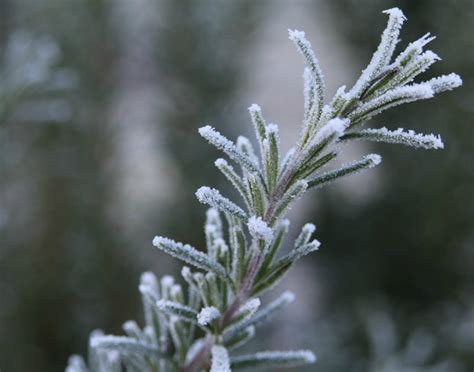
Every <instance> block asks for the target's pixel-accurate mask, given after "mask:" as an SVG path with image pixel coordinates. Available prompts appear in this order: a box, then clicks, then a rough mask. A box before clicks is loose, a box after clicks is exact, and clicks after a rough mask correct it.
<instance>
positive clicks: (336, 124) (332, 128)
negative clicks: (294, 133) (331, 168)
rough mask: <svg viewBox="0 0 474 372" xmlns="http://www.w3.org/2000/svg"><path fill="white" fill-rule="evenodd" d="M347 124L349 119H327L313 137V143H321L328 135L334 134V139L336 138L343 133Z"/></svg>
mask: <svg viewBox="0 0 474 372" xmlns="http://www.w3.org/2000/svg"><path fill="white" fill-rule="evenodd" d="M348 125H349V119H341V118H334V119H332V120H329V121H328V122H327V124H326V125H325V126H323V127H322V128H321V129H320V130H319V132H318V133H317V134H316V136H315V138H314V142H315V143H321V142H322V141H324V140H326V139H327V138H329V137H330V136H334V137H335V138H334V139H335V140H336V139H338V138H339V137H340V136H342V134H343V133H344V130H345V129H346V128H347V126H348Z"/></svg>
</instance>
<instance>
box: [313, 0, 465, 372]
mask: <svg viewBox="0 0 474 372" xmlns="http://www.w3.org/2000/svg"><path fill="white" fill-rule="evenodd" d="M330 6H331V8H332V10H333V11H334V12H337V14H338V15H337V16H336V17H337V18H338V19H343V18H344V17H347V16H346V15H347V14H350V19H351V21H350V22H348V21H347V22H346V21H343V22H340V27H341V32H342V33H343V38H346V39H347V40H349V42H350V45H351V49H353V51H354V54H355V55H358V56H359V57H360V58H359V60H360V61H361V63H360V64H361V65H362V64H363V62H364V61H366V60H368V59H369V58H370V54H371V52H372V50H373V47H374V46H375V45H377V43H378V40H377V39H376V33H374V32H373V29H374V27H376V28H378V29H382V28H383V21H384V20H383V18H381V17H380V12H381V11H382V10H384V9H387V8H390V7H391V6H393V4H392V2H391V1H382V2H377V4H376V6H374V4H373V3H372V2H362V3H361V2H360V1H352V0H342V1H337V2H331V3H330ZM398 6H400V7H401V8H402V9H403V10H404V12H405V14H406V15H407V17H408V23H407V26H406V27H405V29H404V31H403V33H402V38H403V39H404V40H411V39H416V38H418V37H420V36H421V35H423V34H425V33H426V32H428V31H431V32H432V33H433V34H434V35H436V36H437V39H436V40H435V41H434V42H433V44H435V46H434V47H433V48H434V49H435V50H436V52H437V53H439V55H440V56H441V57H443V56H446V60H447V61H448V62H447V63H449V66H446V63H445V62H443V61H441V62H438V63H437V64H436V65H435V66H434V67H433V69H432V70H431V72H430V76H431V74H433V75H437V74H440V73H441V71H446V72H450V71H457V72H459V73H460V75H461V76H462V77H463V79H464V86H463V87H462V89H459V90H458V91H456V92H452V93H450V94H449V95H446V96H445V97H443V99H440V100H439V101H438V102H437V103H433V102H426V103H418V104H415V105H412V106H408V107H404V108H403V109H402V110H397V111H393V112H390V113H387V114H385V117H384V118H382V120H383V123H384V125H385V123H388V124H387V127H389V128H392V129H395V128H398V126H402V127H412V128H414V129H415V130H416V131H420V132H423V131H426V128H427V127H429V128H430V130H433V131H434V132H435V133H440V134H441V135H442V137H443V139H444V141H445V143H446V149H445V150H444V151H441V152H436V153H425V154H422V156H419V155H420V154H417V156H416V157H413V154H412V151H414V150H411V149H406V150H404V151H403V152H397V154H396V156H395V155H394V152H395V149H393V148H387V147H384V148H383V149H381V148H380V153H381V154H382V155H384V162H385V166H384V167H383V168H381V170H380V172H383V173H382V174H380V182H381V187H380V193H379V194H378V195H377V196H376V197H375V198H374V199H373V200H371V201H369V202H367V201H364V203H360V204H357V203H355V204H352V205H351V203H349V200H348V198H346V197H345V196H344V194H343V193H341V192H339V193H337V192H334V190H332V191H331V190H328V191H324V192H323V197H321V198H320V199H318V205H317V206H316V208H315V212H314V213H315V217H314V219H315V220H316V221H318V223H319V226H320V237H321V240H322V241H323V242H324V246H325V247H326V249H323V250H321V252H320V254H319V255H317V256H314V258H313V259H314V260H315V263H316V264H317V272H319V274H321V275H319V277H320V279H321V280H322V281H323V282H324V283H325V285H326V293H327V299H328V306H327V308H326V311H327V312H328V313H331V312H334V311H336V309H341V308H344V309H352V310H351V311H355V308H356V307H357V304H358V303H359V300H360V299H362V298H363V299H364V302H366V301H370V298H376V297H377V296H379V295H382V296H384V297H386V298H387V299H388V302H389V307H390V308H392V309H397V312H396V313H397V322H396V324H397V325H398V327H400V329H399V331H400V332H401V334H403V335H405V336H406V335H407V334H408V333H409V332H411V331H412V330H413V329H414V328H415V327H416V326H418V325H420V324H423V323H425V324H426V323H428V324H427V325H428V326H429V327H431V329H432V330H433V332H434V333H435V334H437V333H438V331H439V329H438V328H439V319H438V323H437V322H431V321H430V319H431V317H430V316H429V315H430V314H432V313H433V312H434V309H437V308H438V306H440V305H441V304H443V303H445V302H447V303H456V302H457V301H459V298H460V297H462V296H463V295H465V293H472V290H473V288H472V283H473V282H474V281H473V279H474V276H473V275H474V272H473V271H472V269H470V268H471V267H472V266H473V259H474V252H473V250H472V248H473V232H474V223H473V221H474V219H473V217H474V215H473V214H474V205H473V199H472V198H471V197H470V195H469V194H470V190H472V189H473V188H474V169H473V167H472V166H471V165H470V163H469V159H471V158H472V156H473V155H474V145H473V141H472V139H473V138H474V126H473V125H472V124H473V123H472V119H471V118H472V107H470V105H469V104H468V102H470V101H471V100H472V99H473V98H474V97H473V93H472V92H473V89H472V88H473V76H474V70H473V63H472V62H473V57H474V53H473V50H474V48H473V44H472V38H471V37H470V35H471V34H472V17H473V14H474V4H473V3H472V2H470V1H459V2H455V3H451V4H450V6H449V7H445V4H444V3H442V2H441V1H435V2H428V1H419V2H409V1H406V2H402V4H398ZM407 34H408V35H407ZM401 44H403V41H402V43H401ZM448 57H449V58H448ZM430 76H427V78H429V77H430ZM373 147H374V151H376V152H378V151H379V146H377V145H374V146H373ZM420 170H423V171H422V172H421V171H420ZM342 204H344V207H341V205H342ZM342 226H343V230H341V229H342ZM354 237H357V238H354ZM440 341H441V340H440ZM348 342H349V341H348ZM348 345H349V347H355V348H359V350H360V351H362V354H360V355H361V356H362V355H365V357H366V358H367V349H366V351H365V354H364V352H363V350H364V347H363V345H364V342H363V341H362V339H361V338H360V337H359V338H355V339H354V340H353V341H352V343H350V342H349V344H348ZM436 351H437V357H441V358H459V360H462V361H464V362H465V363H466V366H470V365H472V363H473V358H474V353H473V352H472V350H471V351H470V352H468V353H466V351H465V350H464V351H462V352H461V351H460V350H454V348H453V347H452V345H449V344H447V343H445V342H440V345H439V347H438V348H437V350H436ZM352 362H354V360H352ZM351 365H352V364H351ZM330 370H331V369H330ZM331 371H332V370H331Z"/></svg>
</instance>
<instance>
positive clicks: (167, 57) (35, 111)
mask: <svg viewBox="0 0 474 372" xmlns="http://www.w3.org/2000/svg"><path fill="white" fill-rule="evenodd" d="M117 6H119V5H118V2H114V1H110V0H98V1H97V0H86V1H74V0H70V1H64V2H62V1H61V2H58V1H55V0H50V1H44V2H29V1H25V2H21V1H20V2H8V1H6V0H3V1H2V2H1V3H0V7H1V8H0V19H2V20H8V22H1V25H2V26H1V27H2V29H1V31H2V34H1V37H0V45H4V44H6V43H7V42H8V41H9V40H10V39H12V37H13V35H16V33H17V32H18V30H24V32H23V35H27V38H29V39H28V40H27V41H26V42H25V43H26V44H28V45H27V46H24V48H27V47H28V48H30V47H31V45H33V44H34V43H36V41H37V39H39V41H43V42H47V43H49V44H48V45H49V48H50V49H51V50H52V51H54V50H55V53H56V54H55V55H54V56H52V57H54V58H51V60H50V61H48V64H47V66H46V67H47V68H48V69H51V71H53V72H54V74H53V73H51V74H49V73H48V74H46V76H45V78H44V82H43V81H42V82H41V84H31V82H30V83H28V84H27V85H25V86H23V87H21V88H20V89H16V90H15V89H13V88H11V89H9V90H8V91H7V90H6V87H5V84H4V83H5V80H2V91H1V94H2V102H1V104H2V105H3V106H2V107H0V111H1V112H2V113H3V114H2V120H1V121H2V123H1V126H0V142H1V143H0V144H1V148H0V151H1V157H0V158H1V160H0V162H1V164H0V170H1V174H2V177H1V180H0V182H1V193H0V195H1V196H2V199H1V200H0V234H1V237H2V249H1V252H0V258H1V259H0V295H1V298H2V306H1V308H0V329H2V332H1V334H0V349H1V350H2V352H1V353H0V365H1V366H2V369H3V368H4V369H5V370H8V371H28V370H41V371H50V370H62V369H63V368H64V365H65V361H66V358H67V356H68V355H69V354H71V353H72V352H84V348H85V346H86V344H87V342H86V340H87V337H88V333H89V332H90V331H92V330H93V329H94V328H96V327H99V326H100V327H103V328H104V329H105V330H107V331H108V332H112V333H116V332H118V328H119V327H120V325H121V324H122V322H123V321H124V320H125V319H127V318H130V317H132V316H135V315H136V314H138V307H139V305H140V304H139V301H138V298H137V297H138V296H137V294H136V285H137V282H138V277H139V271H141V270H143V269H145V268H144V267H143V262H142V261H140V260H139V258H138V256H140V255H141V252H137V251H136V250H135V253H134V254H133V255H132V254H131V253H130V249H129V248H126V247H125V244H129V243H130V240H128V239H126V238H127V237H126V236H124V235H123V234H121V233H119V232H118V231H117V226H118V224H117V222H118V221H120V216H114V215H113V214H112V213H113V212H115V210H114V209H112V208H111V204H112V203H113V201H114V189H115V183H116V182H120V178H118V173H119V172H117V170H116V168H115V167H119V166H120V164H117V163H116V159H112V157H113V156H116V155H117V147H116V146H117V143H116V142H115V138H116V134H117V133H115V131H117V130H119V129H120V128H117V126H115V125H114V123H113V122H111V112H113V111H114V110H115V109H116V108H115V107H112V106H113V105H114V104H115V103H116V102H115V101H114V100H113V95H114V94H115V92H116V91H117V84H119V82H120V81H121V79H120V77H119V76H118V75H117V74H119V73H120V66H119V63H120V58H121V57H122V56H123V54H124V48H125V46H124V43H123V42H122V40H119V37H121V35H123V33H122V32H121V31H122V30H121V28H123V27H125V25H124V24H121V23H120V22H118V21H117V18H114V17H116V11H117ZM260 8H261V6H260V5H258V4H252V2H250V1H242V2H238V3H235V4H234V3H232V4H231V3H224V2H223V3H222V4H220V5H219V6H217V7H215V3H214V2H211V1H204V2H198V3H197V2H191V1H189V2H188V1H186V2H182V3H181V2H173V1H163V2H162V1H159V2H150V4H149V11H152V12H156V14H157V20H158V21H159V22H157V24H156V25H158V26H156V25H154V26H153V27H151V28H150V29H148V30H147V31H148V32H150V33H152V34H153V35H155V36H153V38H154V39H156V43H155V44H154V46H153V49H156V61H155V60H154V61H153V64H154V67H155V68H156V70H157V72H158V76H159V81H158V82H155V84H157V85H158V86H159V88H160V94H161V98H163V97H164V98H163V99H164V100H165V102H166V106H165V107H166V110H164V117H163V119H161V120H159V122H158V123H157V128H158V130H157V131H156V132H157V135H159V136H160V137H162V136H166V138H167V140H166V143H167V144H169V148H168V149H169V150H172V151H173V152H172V156H173V157H175V164H176V166H177V169H178V172H177V173H178V178H179V177H182V178H184V177H186V179H187V180H188V182H189V181H191V184H195V185H198V184H200V183H202V178H201V177H202V174H201V176H198V172H196V173H193V174H192V175H190V174H189V173H187V174H186V175H184V169H186V170H187V172H189V169H196V168H197V167H196V166H194V167H189V166H188V165H189V163H192V164H200V162H201V160H203V159H207V158H208V157H209V156H211V153H206V152H204V151H207V150H204V149H205V148H207V146H205V145H204V143H202V146H203V147H202V149H201V148H200V145H201V143H199V144H198V143H197V142H194V141H195V140H196V138H197V137H196V135H195V131H196V130H197V127H198V126H199V125H200V124H202V122H203V120H204V121H206V120H207V119H210V118H213V121H214V120H217V121H219V118H222V119H224V118H225V120H222V122H223V123H222V124H223V125H224V126H229V124H230V123H229V118H230V117H232V110H231V108H230V107H231V106H230V102H232V101H234V99H235V95H236V93H237V92H238V88H239V84H240V77H241V76H242V74H243V71H244V64H243V63H242V59H241V58H236V57H235V53H236V50H240V51H243V50H244V47H245V46H246V45H249V44H250V36H251V35H252V32H253V30H254V29H255V28H256V27H257V26H258V23H257V21H258V20H259V16H258V15H259V14H260V13H259V11H258V10H259V9H260ZM161 21H163V23H160V22H161ZM160 24H161V26H160ZM127 26H128V23H127ZM21 35H22V33H20V36H21ZM33 35H34V36H33ZM37 35H44V37H43V36H41V37H39V36H37ZM30 39H31V40H30ZM30 44H31V45H30ZM48 45H47V46H48ZM28 48H27V51H28V50H29V49H28ZM30 49H31V48H30ZM7 51H8V48H7V49H4V48H2V69H3V68H4V66H7V65H8V64H10V65H12V66H13V67H15V68H16V71H19V67H18V66H19V65H20V62H21V61H20V60H19V59H18V57H15V56H14V57H13V58H12V57H11V56H10V57H9V56H8V55H6V54H7ZM28 53H29V54H28V56H27V58H26V60H25V62H26V63H30V64H33V65H35V66H36V65H37V64H38V58H39V57H41V55H42V53H43V57H44V53H45V52H44V48H43V49H41V51H40V52H39V57H38V55H35V54H34V53H33V54H32V53H30V52H28ZM37 54H38V53H37ZM211 55H212V58H211V57H210V56H211ZM8 58H10V61H9V62H8V61H7V60H8ZM211 61H212V62H211ZM15 65H18V66H15ZM5 71H6V70H5ZM48 71H49V70H48ZM2 73H3V70H2ZM8 75H9V73H3V74H2V78H4V77H8ZM17 75H18V76H20V77H21V76H24V75H25V73H24V71H23V72H22V71H20V72H19V73H18V74H17ZM50 75H51V76H50ZM53 75H54V76H53ZM122 80H123V79H122ZM58 85H59V86H58ZM52 88H54V89H52ZM19 92H21V94H19ZM4 93H8V100H7V99H6V98H7V95H6V94H4ZM10 97H11V99H10ZM155 98H156V97H155ZM163 106H164V105H163ZM216 118H217V119H216ZM130 124H131V125H133V123H130ZM219 126H220V127H221V125H219ZM190 134H192V136H189V137H188V135H190ZM191 138H193V139H191ZM178 141H181V142H182V143H186V147H185V148H181V149H177V148H176V147H175V145H176V143H178ZM111 164H112V165H111ZM111 167H112V168H111ZM209 171H210V170H209ZM212 174H214V175H216V174H217V172H215V171H214V172H213V173H212ZM163 177H166V175H163ZM159 181H160V180H157V182H159ZM177 186H179V185H177ZM178 191H179V189H178ZM180 195H181V194H179V192H176V193H174V195H173V197H171V196H170V203H172V204H173V205H174V206H175V208H174V211H175V212H176V213H174V214H173V215H172V216H162V215H161V214H160V211H161V210H162V209H161V208H162V206H156V208H155V214H154V219H151V220H150V222H149V223H144V224H143V226H144V227H143V231H138V233H140V234H141V235H143V236H141V237H140V239H142V240H143V241H145V240H146V241H147V242H148V241H149V240H150V238H151V237H152V234H153V233H156V232H157V229H158V230H159V231H160V232H163V233H167V231H170V230H171V231H175V232H176V233H177V234H178V233H179V234H181V236H183V238H188V240H189V241H193V240H194V241H196V240H199V241H200V242H201V241H202V240H203V237H201V236H198V235H197V231H201V228H200V224H199V223H196V221H200V220H201V213H199V214H198V213H197V212H196V214H194V215H192V216H189V213H188V212H189V205H190V203H191V198H192V194H189V192H188V188H186V195H188V196H187V197H186V198H187V199H180V197H179V196H180ZM192 200H193V202H194V199H192ZM197 205H198V204H197V202H196V208H195V209H197ZM193 210H194V208H193ZM185 216H186V219H185ZM188 219H189V220H188ZM151 221H153V222H151ZM157 226H158V227H157ZM183 231H184V232H185V233H184V234H182V232H183ZM128 238H129V237H128ZM138 245H140V244H138ZM136 246H137V245H135V244H133V246H132V248H136ZM127 249H128V251H127ZM140 249H141V247H140ZM149 249H150V250H151V248H149ZM147 268H148V267H147Z"/></svg>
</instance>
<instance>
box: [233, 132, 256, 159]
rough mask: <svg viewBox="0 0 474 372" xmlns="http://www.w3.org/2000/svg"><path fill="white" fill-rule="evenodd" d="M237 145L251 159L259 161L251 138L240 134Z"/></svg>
mask: <svg viewBox="0 0 474 372" xmlns="http://www.w3.org/2000/svg"><path fill="white" fill-rule="evenodd" d="M236 145H237V148H238V149H239V150H240V151H242V152H243V153H245V154H246V155H247V156H248V157H249V158H250V160H252V161H253V162H254V163H256V164H257V163H258V158H257V156H256V155H255V152H254V150H253V146H252V143H251V142H250V140H249V139H248V138H247V137H245V136H238V137H237V141H236Z"/></svg>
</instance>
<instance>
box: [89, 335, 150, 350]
mask: <svg viewBox="0 0 474 372" xmlns="http://www.w3.org/2000/svg"><path fill="white" fill-rule="evenodd" d="M89 342H90V347H91V348H93V349H97V348H100V349H106V350H109V351H111V352H116V353H118V352H119V351H123V352H129V353H142V354H146V353H148V352H150V351H152V350H155V348H154V347H153V346H151V345H148V344H146V343H144V342H143V341H138V340H135V339H133V338H130V337H125V336H93V337H92V336H91V338H90V341H89Z"/></svg>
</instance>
